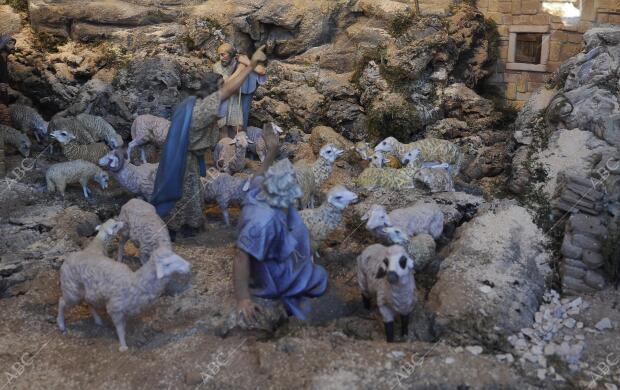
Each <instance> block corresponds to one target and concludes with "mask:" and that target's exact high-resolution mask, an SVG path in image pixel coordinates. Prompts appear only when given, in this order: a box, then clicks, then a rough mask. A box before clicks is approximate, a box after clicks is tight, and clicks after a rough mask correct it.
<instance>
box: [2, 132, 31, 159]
mask: <svg viewBox="0 0 620 390" xmlns="http://www.w3.org/2000/svg"><path fill="white" fill-rule="evenodd" d="M1 138H4V143H5V145H11V146H14V147H15V149H17V151H18V152H19V154H21V155H22V156H23V157H28V156H29V155H30V146H31V145H32V144H31V142H30V139H29V138H28V136H27V135H26V134H24V133H22V132H19V131H17V130H15V129H14V128H12V127H9V126H5V125H0V139H1Z"/></svg>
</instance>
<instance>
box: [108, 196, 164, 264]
mask: <svg viewBox="0 0 620 390" xmlns="http://www.w3.org/2000/svg"><path fill="white" fill-rule="evenodd" d="M118 220H119V221H121V222H123V223H124V224H125V228H124V229H123V230H122V231H121V239H120V242H119V245H118V254H117V260H118V261H123V251H124V249H125V243H126V242H127V240H129V239H131V241H132V242H133V243H135V244H136V245H137V246H138V247H139V248H140V262H141V263H142V264H144V263H146V262H147V261H148V260H149V258H150V257H151V253H153V252H154V251H155V250H156V249H157V248H158V247H162V248H165V249H166V250H168V251H171V249H170V248H172V243H171V242H170V234H169V233H168V228H166V224H165V223H164V221H162V219H161V218H160V217H159V215H157V211H156V210H155V206H153V205H152V204H150V203H147V202H145V201H143V200H140V199H131V200H130V201H129V202H127V203H125V204H124V205H123V207H121V212H120V214H119V216H118Z"/></svg>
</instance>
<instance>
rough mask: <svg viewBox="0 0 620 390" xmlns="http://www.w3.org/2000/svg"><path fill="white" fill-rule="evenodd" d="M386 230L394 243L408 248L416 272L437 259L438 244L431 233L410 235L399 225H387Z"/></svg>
mask: <svg viewBox="0 0 620 390" xmlns="http://www.w3.org/2000/svg"><path fill="white" fill-rule="evenodd" d="M384 231H385V234H386V235H387V237H388V238H389V240H390V241H391V242H392V243H393V244H397V245H401V246H403V247H404V248H405V249H406V250H407V253H408V254H409V256H411V258H412V259H413V261H414V263H415V271H416V272H418V271H420V270H423V269H424V268H426V266H427V265H429V264H430V263H431V262H432V261H433V260H434V259H435V250H436V249H437V246H436V244H435V240H434V239H433V237H432V236H431V235H430V234H425V233H422V234H418V235H415V236H409V235H408V234H407V233H405V231H404V230H402V229H401V228H398V227H387V228H385V229H384Z"/></svg>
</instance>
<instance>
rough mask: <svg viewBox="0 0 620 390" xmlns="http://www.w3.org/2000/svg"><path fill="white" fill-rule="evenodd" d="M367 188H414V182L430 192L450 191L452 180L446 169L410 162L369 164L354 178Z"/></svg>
mask: <svg viewBox="0 0 620 390" xmlns="http://www.w3.org/2000/svg"><path fill="white" fill-rule="evenodd" d="M355 182H356V183H357V184H358V185H360V186H362V187H365V188H367V189H370V190H372V189H375V188H383V189H387V190H394V191H400V190H406V189H413V188H416V187H417V185H416V183H421V184H424V186H425V187H427V188H428V190H429V191H430V192H452V191H454V181H453V179H452V176H451V174H450V172H448V170H446V169H436V168H425V167H419V166H417V164H416V163H415V162H410V163H409V165H407V166H406V167H404V168H400V169H396V168H389V167H387V168H377V167H375V166H369V167H367V168H366V169H364V170H363V171H362V173H361V174H360V175H359V176H358V177H357V178H356V179H355Z"/></svg>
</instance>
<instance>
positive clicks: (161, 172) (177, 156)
mask: <svg viewBox="0 0 620 390" xmlns="http://www.w3.org/2000/svg"><path fill="white" fill-rule="evenodd" d="M195 103H196V97H195V96H190V97H188V98H186V99H185V100H183V101H182V102H181V103H179V105H178V106H176V108H175V109H174V113H173V114H172V120H171V121H170V129H169V130H168V136H167V137H166V143H165V144H164V147H163V151H162V154H161V161H160V162H159V167H158V168H157V176H156V177H155V187H154V188H153V195H152V197H151V204H152V205H153V206H155V209H156V210H157V214H158V215H159V216H160V217H162V218H164V217H165V216H166V215H168V213H170V211H171V210H172V209H173V208H174V205H175V204H176V202H177V201H178V200H179V199H181V197H182V196H183V177H184V175H185V166H186V163H187V148H188V146H189V127H190V124H191V123H192V112H193V109H194V104H195ZM198 163H199V165H200V174H201V176H205V175H206V166H205V162H204V159H202V158H199V160H198Z"/></svg>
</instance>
